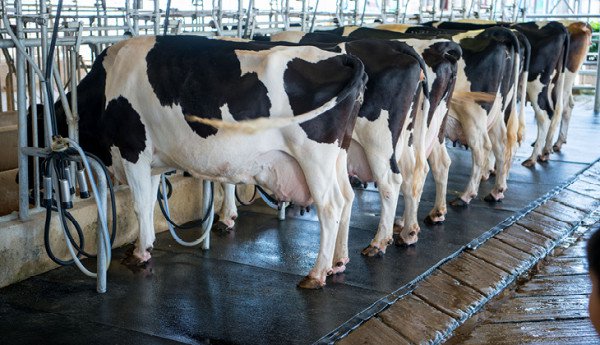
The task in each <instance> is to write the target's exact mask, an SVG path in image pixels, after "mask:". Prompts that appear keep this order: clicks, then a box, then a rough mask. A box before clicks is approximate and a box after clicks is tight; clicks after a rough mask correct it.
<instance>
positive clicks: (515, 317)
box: [447, 196, 600, 345]
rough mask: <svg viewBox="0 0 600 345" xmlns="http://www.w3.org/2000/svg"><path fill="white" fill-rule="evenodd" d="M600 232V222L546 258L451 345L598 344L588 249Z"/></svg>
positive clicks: (461, 329) (460, 331)
mask: <svg viewBox="0 0 600 345" xmlns="http://www.w3.org/2000/svg"><path fill="white" fill-rule="evenodd" d="M599 198H600V196H599ZM598 229H600V222H599V223H596V224H595V226H592V227H591V228H590V229H589V230H587V231H586V232H585V234H584V235H583V236H582V237H581V238H580V239H579V240H578V241H577V242H575V243H574V244H573V245H572V246H570V247H568V248H566V249H564V250H562V251H560V252H559V253H558V254H556V255H553V256H550V257H549V258H547V259H546V260H545V261H544V263H543V266H542V267H541V268H540V270H539V271H538V272H537V273H536V274H534V275H533V276H532V277H531V279H529V280H528V281H527V282H525V283H523V284H521V285H519V286H517V288H516V289H515V291H514V292H512V293H510V294H509V296H508V297H506V298H504V299H499V300H494V301H491V302H490V303H488V305H487V306H486V308H485V310H484V311H483V312H481V316H479V317H478V318H477V319H476V321H475V322H474V324H471V325H469V324H467V325H464V326H463V327H462V328H459V329H458V330H457V332H456V334H457V335H456V336H454V337H453V338H451V339H450V340H448V342H447V344H448V345H454V344H465V345H466V344H507V345H508V344H515V345H516V344H532V343H534V344H578V345H585V344H598V343H600V337H598V334H597V333H596V331H595V330H594V327H593V326H592V324H591V322H590V320H589V315H588V296H589V294H590V293H591V291H592V285H591V282H590V279H589V276H588V274H587V272H588V268H587V259H586V249H585V245H586V242H587V240H588V239H589V237H590V236H591V235H592V234H593V233H594V231H597V230H598Z"/></svg>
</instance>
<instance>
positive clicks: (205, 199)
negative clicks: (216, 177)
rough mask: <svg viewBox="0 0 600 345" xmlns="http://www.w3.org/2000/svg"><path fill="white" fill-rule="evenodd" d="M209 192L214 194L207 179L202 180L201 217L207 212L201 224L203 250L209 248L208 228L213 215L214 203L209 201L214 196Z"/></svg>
mask: <svg viewBox="0 0 600 345" xmlns="http://www.w3.org/2000/svg"><path fill="white" fill-rule="evenodd" d="M211 193H213V194H214V190H213V187H212V185H211V182H210V181H208V180H204V181H202V210H203V211H204V212H203V213H202V217H204V216H205V215H206V212H208V214H209V216H208V219H207V220H206V222H204V224H202V236H203V237H204V241H202V249H204V250H208V249H210V229H211V227H212V224H213V221H214V216H215V203H214V202H211V200H213V198H214V196H211Z"/></svg>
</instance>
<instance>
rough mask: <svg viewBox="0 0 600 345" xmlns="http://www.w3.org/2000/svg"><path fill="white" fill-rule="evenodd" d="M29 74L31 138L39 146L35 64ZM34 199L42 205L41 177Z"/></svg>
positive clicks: (36, 170)
mask: <svg viewBox="0 0 600 345" xmlns="http://www.w3.org/2000/svg"><path fill="white" fill-rule="evenodd" d="M29 51H30V52H31V56H33V51H35V48H33V47H32V48H29ZM28 67H29V68H28V76H29V80H28V82H29V107H30V108H31V119H30V121H31V133H32V136H31V140H32V144H33V146H34V147H38V146H39V145H40V143H39V142H38V136H37V135H36V134H37V133H38V130H40V128H38V120H37V118H38V113H37V88H36V74H35V71H34V69H33V65H32V64H31V63H29V64H28ZM33 176H40V159H39V158H38V157H33ZM33 199H34V205H35V207H36V208H37V207H40V179H38V178H34V179H33Z"/></svg>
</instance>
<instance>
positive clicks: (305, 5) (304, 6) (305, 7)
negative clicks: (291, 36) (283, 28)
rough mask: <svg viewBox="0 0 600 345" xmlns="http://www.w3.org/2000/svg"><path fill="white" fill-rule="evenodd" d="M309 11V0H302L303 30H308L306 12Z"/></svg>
mask: <svg viewBox="0 0 600 345" xmlns="http://www.w3.org/2000/svg"><path fill="white" fill-rule="evenodd" d="M307 11H308V1H307V0H302V14H301V16H300V18H302V24H301V29H302V31H303V32H306V12H307Z"/></svg>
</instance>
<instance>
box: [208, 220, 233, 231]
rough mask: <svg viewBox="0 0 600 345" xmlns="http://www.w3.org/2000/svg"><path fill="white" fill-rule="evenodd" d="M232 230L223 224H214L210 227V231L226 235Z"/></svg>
mask: <svg viewBox="0 0 600 345" xmlns="http://www.w3.org/2000/svg"><path fill="white" fill-rule="evenodd" d="M232 230H233V228H232V227H229V226H227V224H225V223H223V222H216V223H214V224H213V226H212V231H214V232H217V233H220V234H226V233H229V232H230V231H232Z"/></svg>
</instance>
